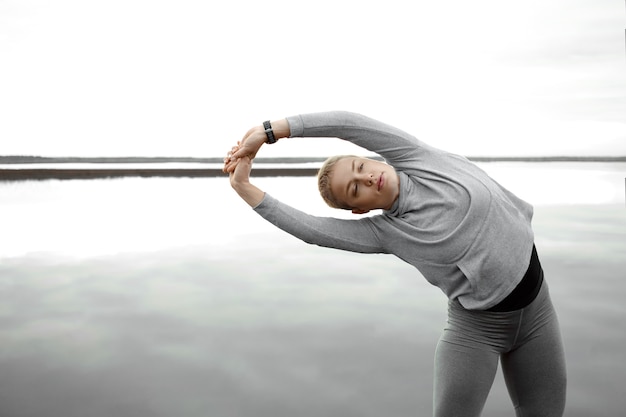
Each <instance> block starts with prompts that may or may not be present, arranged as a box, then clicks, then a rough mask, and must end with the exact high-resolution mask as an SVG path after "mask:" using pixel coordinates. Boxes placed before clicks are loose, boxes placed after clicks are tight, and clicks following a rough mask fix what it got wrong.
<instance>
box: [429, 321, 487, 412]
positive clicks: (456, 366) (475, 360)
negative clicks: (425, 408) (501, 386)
mask: <svg viewBox="0 0 626 417" xmlns="http://www.w3.org/2000/svg"><path fill="white" fill-rule="evenodd" d="M445 339H450V336H449V335H446V334H445V332H444V336H442V338H441V340H440V341H439V344H438V345H437V350H436V352H435V382H434V399H433V408H434V416H435V417H455V416H459V417H461V416H462V417H478V416H480V413H481V412H482V410H483V407H484V406H485V402H486V401H487V396H488V395H489V391H490V390H491V386H492V384H493V380H494V377H495V374H496V371H497V369H498V354H497V353H496V352H493V351H491V350H490V349H488V348H480V347H478V346H469V345H462V344H457V343H454V342H452V343H451V342H450V341H448V340H445Z"/></svg>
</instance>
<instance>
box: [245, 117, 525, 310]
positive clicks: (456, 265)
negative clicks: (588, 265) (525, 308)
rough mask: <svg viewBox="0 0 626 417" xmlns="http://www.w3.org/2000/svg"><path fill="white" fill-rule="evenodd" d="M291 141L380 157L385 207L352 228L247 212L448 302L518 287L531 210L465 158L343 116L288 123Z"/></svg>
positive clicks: (281, 210)
mask: <svg viewBox="0 0 626 417" xmlns="http://www.w3.org/2000/svg"><path fill="white" fill-rule="evenodd" d="M287 121H288V122H289V126H290V129H291V137H337V138H340V139H344V140H348V141H350V142H352V143H354V144H356V145H359V146H361V147H363V148H365V149H368V150H370V151H373V152H376V153H378V154H379V155H381V156H382V157H383V158H384V159H385V161H386V162H387V163H388V164H390V165H391V166H393V167H394V169H395V170H396V172H397V173H398V176H399V178H400V192H399V197H398V199H397V200H396V202H395V203H394V204H393V206H392V207H391V209H389V210H383V212H382V213H381V214H378V215H374V216H369V217H363V218H360V219H355V220H346V219H337V218H332V217H318V216H312V215H309V214H307V213H304V212H302V211H300V210H297V209H295V208H293V207H290V206H288V205H286V204H284V203H281V202H280V201H278V200H277V199H275V198H273V197H272V196H271V195H269V194H267V193H266V194H265V197H264V199H263V200H262V201H261V203H259V204H258V205H257V206H256V207H254V210H255V211H256V212H257V213H258V214H260V215H261V216H263V217H264V218H265V219H266V220H268V221H270V222H271V223H273V224H274V225H276V226H277V227H279V228H281V229H283V230H284V231H286V232H288V233H290V234H292V235H293V236H295V237H297V238H299V239H301V240H303V241H305V242H307V243H312V244H316V245H319V246H324V247H330V248H337V249H342V250H347V251H352V252H361V253H388V254H393V255H396V256H397V257H399V258H401V259H402V260H404V261H406V262H408V263H409V264H411V265H413V266H415V267H416V268H417V269H418V270H419V271H420V272H421V274H422V275H423V276H424V277H425V278H426V279H427V280H428V281H429V282H430V283H431V284H433V285H435V286H437V287H439V288H440V289H441V290H442V291H443V292H444V293H445V294H446V295H447V297H448V298H449V299H458V300H459V302H460V303H461V304H462V305H463V306H464V307H465V308H467V309H476V310H484V309H488V308H490V307H492V306H494V305H496V304H498V303H499V302H500V301H502V300H503V299H504V298H505V297H506V296H507V295H508V294H509V293H510V292H511V291H512V290H513V289H514V288H515V286H516V285H517V284H518V283H519V282H520V281H521V279H522V277H523V276H524V273H525V272H526V269H527V268H528V264H529V260H530V255H531V251H532V246H533V240H534V237H533V231H532V228H531V219H532V215H533V208H532V206H531V205H530V204H528V203H526V202H525V201H523V200H521V199H519V198H518V197H516V196H515V195H514V194H512V193H511V192H509V191H508V190H506V189H505V188H504V187H502V186H501V185H499V184H498V183H497V182H495V181H494V180H493V179H492V178H490V177H489V176H488V175H487V174H486V173H485V172H484V171H483V170H481V169H480V168H479V167H477V166H476V165H475V164H473V163H471V162H470V161H468V160H467V159H466V158H464V157H461V156H458V155H454V154H451V153H448V152H444V151H442V150H439V149H436V148H433V147H431V146H428V145H426V144H425V143H423V142H421V141H420V140H418V139H416V138H415V137H413V136H411V135H409V134H408V133H405V132H403V131H401V130H399V129H396V128H394V127H392V126H389V125H386V124H384V123H381V122H378V121H376V120H373V119H370V118H367V117H365V116H362V115H358V114H354V113H348V112H327V113H314V114H305V115H299V116H293V117H288V118H287Z"/></svg>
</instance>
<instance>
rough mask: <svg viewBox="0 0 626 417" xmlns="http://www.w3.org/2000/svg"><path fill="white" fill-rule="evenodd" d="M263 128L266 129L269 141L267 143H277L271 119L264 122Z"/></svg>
mask: <svg viewBox="0 0 626 417" xmlns="http://www.w3.org/2000/svg"><path fill="white" fill-rule="evenodd" d="M263 128H264V129H265V135H266V136H267V141H266V142H265V143H268V144H270V145H271V144H272V143H276V136H274V131H273V130H272V124H271V123H270V121H269V120H266V121H264V122H263Z"/></svg>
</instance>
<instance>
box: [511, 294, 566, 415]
mask: <svg viewBox="0 0 626 417" xmlns="http://www.w3.org/2000/svg"><path fill="white" fill-rule="evenodd" d="M545 290H546V294H545V297H543V299H542V300H536V301H541V303H542V305H539V306H538V305H535V303H533V304H532V305H531V306H529V307H532V308H531V310H532V309H534V310H535V311H529V312H528V313H529V314H533V315H534V316H535V317H534V318H533V320H532V321H530V322H529V323H528V324H527V325H526V326H525V327H526V328H525V329H524V333H525V335H520V337H523V339H522V340H521V341H520V343H519V346H518V347H516V348H515V349H514V350H512V351H511V352H509V353H507V354H504V355H503V356H502V358H501V361H502V370H503V373H504V378H505V381H506V384H507V388H508V390H509V394H510V396H511V400H512V401H513V404H514V405H515V410H516V413H517V416H518V417H530V416H532V417H561V416H562V415H563V412H564V409H565V395H566V385H567V381H566V371H565V355H564V353H563V344H562V341H561V333H560V329H559V323H558V319H557V316H556V313H555V312H554V309H553V307H552V303H551V302H550V297H549V295H548V294H547V288H546V289H545ZM542 291H543V290H542ZM538 298H539V297H538ZM524 336H525V337H524Z"/></svg>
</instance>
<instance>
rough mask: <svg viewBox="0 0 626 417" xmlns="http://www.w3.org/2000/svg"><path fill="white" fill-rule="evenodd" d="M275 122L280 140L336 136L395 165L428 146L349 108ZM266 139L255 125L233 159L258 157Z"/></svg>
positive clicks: (262, 129)
mask: <svg viewBox="0 0 626 417" xmlns="http://www.w3.org/2000/svg"><path fill="white" fill-rule="evenodd" d="M271 124H272V128H273V131H274V136H275V137H276V139H281V138H287V137H291V138H295V137H310V138H313V137H335V138H339V139H343V140H347V141H349V142H352V143H354V144H355V145H358V146H360V147H362V148H365V149H368V150H370V151H372V152H376V153H377V154H379V155H381V156H382V157H384V158H385V159H386V160H387V162H389V163H390V164H391V165H394V162H403V161H405V160H410V159H415V158H416V157H418V156H419V153H420V151H421V150H422V149H423V148H426V147H428V146H427V145H425V144H424V143H423V142H420V141H419V140H418V139H417V138H415V137H414V136H412V135H410V134H408V133H407V132H404V131H402V130H400V129H398V128H395V127H393V126H390V125H388V124H385V123H382V122H379V121H377V120H374V119H371V118H369V117H367V116H363V115H360V114H357V113H351V112H346V111H330V112H322V113H309V114H302V115H297V116H291V117H288V118H286V119H281V120H276V121H272V122H271ZM266 142H267V135H266V133H265V130H264V128H263V126H261V125H259V126H256V127H253V128H252V129H250V130H249V131H248V132H247V133H246V135H245V136H244V137H243V139H242V140H241V141H240V145H241V146H240V148H239V150H237V151H236V152H234V153H233V155H232V159H233V160H235V159H236V158H240V157H243V156H250V157H251V158H254V157H255V156H256V153H257V152H258V151H259V149H260V148H261V146H263V144H264V143H266ZM227 172H228V171H227Z"/></svg>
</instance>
